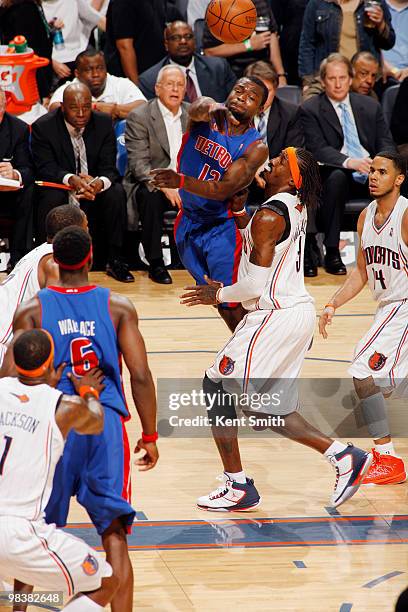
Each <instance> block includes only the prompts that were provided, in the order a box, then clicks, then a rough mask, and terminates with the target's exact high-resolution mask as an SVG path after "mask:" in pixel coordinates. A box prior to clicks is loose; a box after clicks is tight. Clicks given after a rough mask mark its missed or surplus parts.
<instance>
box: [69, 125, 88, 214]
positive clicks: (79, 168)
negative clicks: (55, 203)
mask: <svg viewBox="0 0 408 612" xmlns="http://www.w3.org/2000/svg"><path fill="white" fill-rule="evenodd" d="M71 140H72V146H73V148H74V157H75V169H76V174H79V173H82V174H88V160H87V158H86V148H85V142H84V139H83V138H82V134H81V130H75V131H74V135H73V137H72V139H71ZM69 203H70V204H76V205H77V206H79V201H78V200H77V198H76V196H75V195H74V194H73V193H70V194H69Z"/></svg>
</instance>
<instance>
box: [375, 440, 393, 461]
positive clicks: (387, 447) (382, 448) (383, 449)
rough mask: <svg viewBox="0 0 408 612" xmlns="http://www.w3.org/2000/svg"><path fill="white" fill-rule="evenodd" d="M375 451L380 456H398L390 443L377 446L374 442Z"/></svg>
mask: <svg viewBox="0 0 408 612" xmlns="http://www.w3.org/2000/svg"><path fill="white" fill-rule="evenodd" d="M375 450H376V451H377V452H378V453H380V455H392V456H393V457H397V456H398V455H397V454H396V452H395V449H394V444H393V443H392V442H386V443H385V444H377V442H375Z"/></svg>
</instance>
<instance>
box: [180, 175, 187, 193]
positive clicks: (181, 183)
mask: <svg viewBox="0 0 408 612" xmlns="http://www.w3.org/2000/svg"><path fill="white" fill-rule="evenodd" d="M185 179H186V177H185V176H184V174H180V185H179V186H178V189H183V187H184V181H185Z"/></svg>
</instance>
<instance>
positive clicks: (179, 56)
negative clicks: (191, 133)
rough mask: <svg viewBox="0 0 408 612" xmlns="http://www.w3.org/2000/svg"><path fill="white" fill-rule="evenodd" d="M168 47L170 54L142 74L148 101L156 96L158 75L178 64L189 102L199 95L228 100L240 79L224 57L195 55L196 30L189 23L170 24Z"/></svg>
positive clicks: (166, 40) (167, 37)
mask: <svg viewBox="0 0 408 612" xmlns="http://www.w3.org/2000/svg"><path fill="white" fill-rule="evenodd" d="M164 46H165V47H166V51H167V55H166V56H165V57H164V58H163V59H162V60H160V62H158V63H157V64H155V65H154V66H152V67H151V68H149V69H148V70H146V71H145V72H143V73H142V74H141V75H140V79H139V87H140V89H141V90H142V92H143V93H144V95H145V96H146V98H147V99H148V100H151V99H152V98H154V96H155V95H156V92H155V84H156V80H157V75H158V74H159V70H160V69H161V68H163V66H166V65H167V64H176V65H177V66H180V68H181V69H182V70H183V72H184V74H185V76H186V80H187V86H186V98H185V99H186V102H194V100H195V99H196V98H198V97H199V96H209V97H210V98H213V99H214V100H215V101H216V102H224V100H226V99H227V96H228V94H229V92H230V91H231V89H232V87H233V85H234V84H235V81H236V80H237V79H236V76H235V75H234V73H233V72H232V70H231V68H230V66H229V64H228V62H227V61H226V60H225V59H224V58H220V57H206V56H204V55H199V54H198V53H196V52H195V41H194V34H193V30H192V29H191V27H190V26H189V25H188V24H187V23H185V22H184V21H174V22H173V23H170V24H169V25H168V26H167V28H166V29H165V31H164Z"/></svg>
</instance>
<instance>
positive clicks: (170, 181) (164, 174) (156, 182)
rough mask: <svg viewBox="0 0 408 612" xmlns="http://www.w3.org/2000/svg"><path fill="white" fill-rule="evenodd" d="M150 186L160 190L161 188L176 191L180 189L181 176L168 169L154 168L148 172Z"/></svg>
mask: <svg viewBox="0 0 408 612" xmlns="http://www.w3.org/2000/svg"><path fill="white" fill-rule="evenodd" d="M150 176H151V177H152V179H151V181H150V182H151V184H152V185H153V187H157V188H158V189H162V188H163V187H165V188H166V187H170V188H171V189H177V188H178V187H180V181H181V176H180V174H177V172H175V171H174V170H171V169H170V168H155V169H154V170H150Z"/></svg>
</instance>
